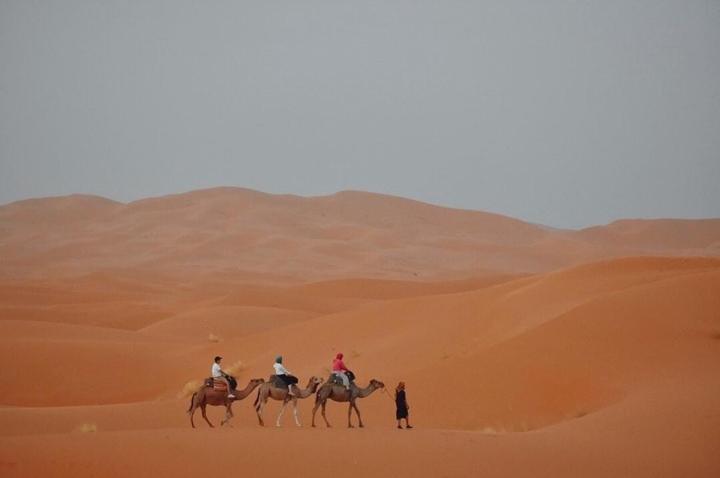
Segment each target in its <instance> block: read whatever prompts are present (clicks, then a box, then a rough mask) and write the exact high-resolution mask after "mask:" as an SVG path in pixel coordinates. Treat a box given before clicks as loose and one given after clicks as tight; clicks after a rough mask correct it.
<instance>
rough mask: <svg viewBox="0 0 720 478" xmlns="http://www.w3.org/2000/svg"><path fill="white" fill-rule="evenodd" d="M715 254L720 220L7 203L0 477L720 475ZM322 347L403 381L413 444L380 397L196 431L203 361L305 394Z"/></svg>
mask: <svg viewBox="0 0 720 478" xmlns="http://www.w3.org/2000/svg"><path fill="white" fill-rule="evenodd" d="M719 244H720V222H718V220H702V221H677V220H656V221H620V222H617V223H613V224H610V225H608V226H600V227H595V228H589V229H585V230H581V231H562V230H554V229H549V228H544V227H540V226H535V225H532V224H527V223H524V222H522V221H518V220H515V219H511V218H506V217H503V216H498V215H494V214H488V213H482V212H474V211H461V210H453V209H447V208H441V207H437V206H432V205H427V204H423V203H419V202H416V201H410V200H405V199H401V198H394V197H389V196H383V195H376V194H368V193H360V192H343V193H338V194H335V195H331V196H324V197H315V198H302V197H297V196H280V195H270V194H264V193H259V192H256V191H250V190H244V189H234V188H219V189H211V190H204V191H195V192H192V193H186V194H179V195H173V196H166V197H162V198H151V199H146V200H142V201H137V202H133V203H130V204H121V203H116V202H113V201H109V200H106V199H103V198H98V197H89V196H71V197H65V198H48V199H38V200H30V201H22V202H18V203H14V204H10V205H6V206H3V207H0V260H1V261H2V262H0V278H2V280H0V360H1V361H2V362H3V363H4V364H5V366H4V367H2V369H0V390H2V394H0V424H2V426H1V427H0V474H1V475H2V476H3V477H4V476H40V475H46V476H68V475H72V476H129V475H133V476H151V475H152V476H158V475H159V476H165V475H169V474H176V475H180V476H185V475H189V474H196V473H207V472H208V469H209V467H216V468H217V469H218V470H221V469H228V470H232V471H233V472H236V473H247V474H251V475H255V474H262V475H269V476H286V475H287V474H288V466H291V467H292V471H293V474H296V475H298V476H316V475H317V474H319V473H338V472H339V473H342V474H345V475H349V476H361V475H366V474H369V473H372V474H376V475H380V476H388V475H392V476H458V477H460V476H463V477H464V476H476V475H478V476H479V475H482V476H533V477H537V476H553V477H557V476H648V477H658V476H667V477H674V476H701V477H705V476H708V477H710V476H717V475H718V474H720V460H718V459H717V453H716V450H717V449H718V448H719V447H720V435H718V433H717V430H718V429H720V415H718V413H717V410H718V409H719V407H720V378H719V377H720V374H719V373H718V372H719V371H720V370H719V369H718V367H719V364H720V360H719V359H720V321H719V318H720V293H718V292H720V258H717V257H714V256H717V255H718V252H720V249H719V248H718V247H719V246H718V245H719ZM660 255H662V256H660ZM619 256H624V257H619ZM338 351H343V352H344V353H345V355H346V361H347V362H348V364H349V365H350V367H351V368H353V369H354V370H355V371H356V372H357V374H358V383H359V384H361V385H364V384H365V383H367V382H368V381H369V380H370V379H371V378H376V379H380V380H383V381H384V382H385V383H386V385H387V387H388V388H389V389H390V390H391V391H392V388H393V387H394V385H395V384H396V383H397V382H398V381H399V380H404V381H405V382H407V384H408V395H409V400H410V403H411V407H412V416H413V420H414V422H415V424H416V425H417V428H416V429H415V430H412V431H406V430H397V429H395V428H394V427H395V423H394V416H393V414H394V405H393V403H392V399H391V397H390V396H389V395H388V394H385V393H381V392H376V393H374V394H373V395H371V396H370V397H368V398H365V399H362V400H361V401H360V402H359V406H360V408H361V411H362V413H363V418H364V420H365V422H366V424H367V428H366V429H364V430H358V429H354V430H347V429H346V428H345V427H344V425H345V421H346V419H347V418H346V417H347V415H346V412H347V409H346V407H345V406H344V405H341V404H336V403H331V404H330V405H328V418H329V419H330V421H331V422H332V424H333V425H334V426H335V427H334V428H332V429H324V425H323V426H322V427H321V428H319V429H311V428H309V422H310V418H311V409H312V399H307V400H304V401H302V402H301V403H300V415H301V418H302V421H303V424H304V427H303V428H302V429H295V428H294V426H292V419H291V417H290V416H288V415H286V416H285V420H284V423H283V425H284V427H283V428H282V429H279V430H276V429H274V427H273V428H266V429H262V428H260V427H259V426H258V424H257V420H256V417H255V413H254V410H253V409H252V406H251V405H252V400H253V399H254V395H252V396H251V397H249V398H248V399H246V400H245V401H242V402H239V403H236V404H235V406H234V410H235V412H236V417H235V418H234V425H235V426H234V427H233V428H227V427H226V428H223V429H212V430H210V429H209V428H208V427H207V426H206V425H205V424H204V423H202V422H201V421H200V420H196V422H198V423H199V426H200V428H199V429H195V430H192V429H190V425H189V420H188V417H187V415H186V413H185V410H186V409H187V407H188V402H189V397H188V396H187V395H186V394H184V392H185V391H186V386H187V385H188V384H192V383H193V382H196V381H198V380H201V379H202V378H203V377H205V376H206V375H207V374H208V371H209V362H210V359H211V357H213V356H215V355H218V354H219V355H222V356H224V357H225V363H226V364H227V365H228V366H229V365H231V364H239V365H238V370H239V371H238V378H239V381H240V383H241V385H244V384H245V383H247V381H248V380H249V379H251V378H253V377H267V376H268V375H269V374H270V372H271V366H270V365H271V363H272V361H273V359H274V357H275V356H276V355H277V354H282V355H283V356H284V357H285V360H286V365H287V367H288V368H289V369H290V370H292V371H293V372H294V373H296V374H297V375H298V376H300V377H301V382H303V385H304V383H305V382H306V381H307V380H308V378H309V376H311V375H319V376H322V377H326V376H327V375H328V373H329V365H330V360H331V358H332V357H333V356H334V355H335V353H337V352H338ZM278 408H279V407H278V404H277V403H271V404H270V405H269V406H268V408H267V410H266V419H269V420H268V421H269V422H272V421H273V420H274V417H275V414H276V413H277V411H278ZM209 416H210V418H211V420H212V421H214V422H216V423H217V422H218V421H219V419H220V417H221V416H222V411H221V410H220V409H217V408H213V409H211V410H210V411H209ZM196 418H198V417H196ZM318 418H319V417H318ZM319 423H322V422H319ZM83 430H84V431H83ZM92 430H95V431H92ZM278 446H280V447H281V449H282V453H283V454H282V457H283V459H282V463H278V458H277V449H278ZM287 463H290V464H291V465H287ZM209 464H211V465H209Z"/></svg>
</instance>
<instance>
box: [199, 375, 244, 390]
mask: <svg viewBox="0 0 720 478" xmlns="http://www.w3.org/2000/svg"><path fill="white" fill-rule="evenodd" d="M228 380H229V381H230V385H232V388H233V390H234V389H236V388H237V382H236V381H235V379H234V378H233V377H229V378H228ZM204 385H205V387H207V388H212V389H213V390H217V391H219V392H227V384H226V383H225V382H223V381H222V380H215V379H214V378H212V377H208V378H206V379H205V384H204Z"/></svg>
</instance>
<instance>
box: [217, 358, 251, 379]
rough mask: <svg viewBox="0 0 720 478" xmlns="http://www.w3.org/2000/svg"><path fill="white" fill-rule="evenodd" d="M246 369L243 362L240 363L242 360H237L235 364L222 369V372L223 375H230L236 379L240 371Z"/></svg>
mask: <svg viewBox="0 0 720 478" xmlns="http://www.w3.org/2000/svg"><path fill="white" fill-rule="evenodd" d="M246 368H247V366H246V365H245V364H244V363H243V361H242V360H238V361H237V362H235V363H234V364H232V365H230V366H229V367H227V368H226V367H223V370H224V371H225V373H227V374H228V375H232V376H233V377H237V376H238V374H240V372H242V371H243V370H245V369H246Z"/></svg>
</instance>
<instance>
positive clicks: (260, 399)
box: [255, 377, 323, 427]
mask: <svg viewBox="0 0 720 478" xmlns="http://www.w3.org/2000/svg"><path fill="white" fill-rule="evenodd" d="M322 382H323V379H322V378H320V377H310V381H309V382H308V384H307V387H306V388H305V389H304V390H300V388H299V387H298V386H297V385H295V396H290V395H289V394H288V389H286V388H278V387H276V386H275V384H274V383H273V382H272V381H269V382H265V383H263V384H262V386H261V387H260V388H259V389H258V394H257V398H255V412H256V413H257V416H258V421H259V422H260V426H263V427H264V426H265V422H264V421H263V418H262V411H263V407H264V406H265V404H267V401H268V398H272V399H273V400H282V402H283V403H282V407H281V408H280V413H279V414H278V417H277V420H276V422H275V426H277V427H279V426H280V420H281V419H282V416H283V413H284V412H285V407H286V406H287V404H288V403H289V402H292V404H293V416H294V417H295V425H297V426H302V425H300V420H299V419H298V410H297V401H298V399H303V398H307V397H309V396H310V395H313V394H314V393H315V392H316V391H317V388H318V387H319V386H320V384H321V383H322Z"/></svg>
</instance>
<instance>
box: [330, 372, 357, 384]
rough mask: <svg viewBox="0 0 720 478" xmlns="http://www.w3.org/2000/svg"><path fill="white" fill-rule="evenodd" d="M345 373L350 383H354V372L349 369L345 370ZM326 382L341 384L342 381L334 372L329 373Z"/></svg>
mask: <svg viewBox="0 0 720 478" xmlns="http://www.w3.org/2000/svg"><path fill="white" fill-rule="evenodd" d="M345 375H347V378H348V379H349V380H350V383H351V384H352V383H355V374H354V373H352V372H351V371H350V370H348V371H347V372H345ZM328 382H330V383H332V384H333V385H341V386H343V385H344V384H343V381H342V379H341V378H340V377H338V376H337V375H335V374H334V373H331V374H330V378H328Z"/></svg>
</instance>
